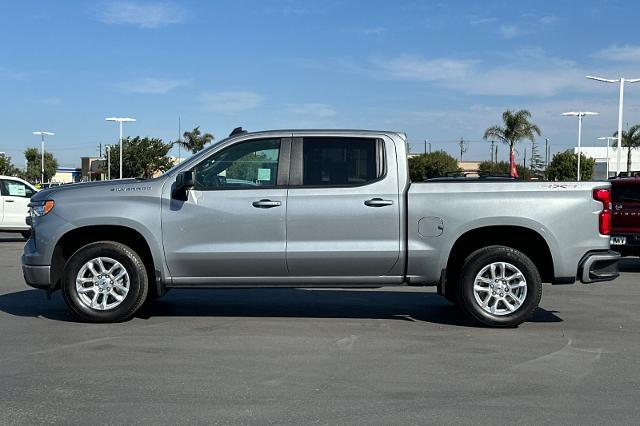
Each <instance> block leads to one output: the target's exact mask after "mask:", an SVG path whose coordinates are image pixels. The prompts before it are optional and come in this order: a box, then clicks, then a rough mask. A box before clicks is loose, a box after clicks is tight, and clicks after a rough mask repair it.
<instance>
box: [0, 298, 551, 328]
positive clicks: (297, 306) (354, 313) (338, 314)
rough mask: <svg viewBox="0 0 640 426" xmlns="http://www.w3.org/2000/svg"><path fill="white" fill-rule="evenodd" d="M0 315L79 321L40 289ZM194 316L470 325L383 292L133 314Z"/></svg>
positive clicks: (164, 303) (420, 301) (177, 306)
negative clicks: (368, 320) (365, 320)
mask: <svg viewBox="0 0 640 426" xmlns="http://www.w3.org/2000/svg"><path fill="white" fill-rule="evenodd" d="M0 311H3V312H6V313H8V314H10V315H16V316H23V317H44V318H48V319H51V320H56V321H68V322H80V321H79V320H78V319H77V318H76V317H75V316H74V315H72V314H71V313H70V312H69V311H68V310H67V308H66V305H65V304H64V301H63V300H62V297H61V294H60V292H59V291H58V292H55V293H54V294H53V295H52V298H51V300H49V301H47V300H46V298H45V294H44V292H42V291H39V290H25V291H19V292H16V293H9V294H4V295H0ZM193 316H199V317H250V318H254V317H267V318H350V319H358V318H359V319H394V320H402V321H415V322H429V323H434V324H444V325H452V326H462V327H470V326H474V325H473V324H472V323H470V322H469V321H468V320H467V319H466V318H465V317H464V316H463V314H462V313H461V312H460V311H459V310H458V308H456V307H455V306H453V305H451V304H450V303H449V302H447V300H445V299H444V298H443V297H441V296H438V295H437V294H435V293H425V292H410V291H384V290H378V291H368V290H304V289H232V290H226V289H225V290H172V291H171V292H169V293H168V294H167V295H166V296H164V297H163V298H162V299H160V300H157V301H155V302H153V303H151V304H149V305H146V306H143V308H142V309H140V311H139V312H138V313H137V314H136V317H137V318H140V319H149V318H157V317H193ZM529 321H530V322H540V323H551V322H561V321H562V319H561V318H560V317H558V316H557V315H556V312H554V311H548V310H546V309H543V308H538V309H537V310H536V312H535V313H534V315H533V316H532V317H531V319H530V320H529Z"/></svg>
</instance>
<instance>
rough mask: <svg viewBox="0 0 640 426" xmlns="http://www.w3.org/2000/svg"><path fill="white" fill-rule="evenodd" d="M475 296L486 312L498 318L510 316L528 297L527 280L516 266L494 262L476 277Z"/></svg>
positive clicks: (474, 283) (474, 284)
mask: <svg viewBox="0 0 640 426" xmlns="http://www.w3.org/2000/svg"><path fill="white" fill-rule="evenodd" d="M473 295H474V297H475V299H476V302H478V304H479V305H480V307H481V308H482V309H484V310H485V311H486V312H488V313H490V314H492V315H498V316H502V315H509V314H512V313H514V312H515V311H517V310H518V309H519V308H520V307H521V306H522V304H523V303H524V301H525V299H526V297H527V280H526V279H525V277H524V275H523V274H522V272H521V271H520V270H519V269H518V268H516V267H515V266H514V265H512V264H510V263H507V262H494V263H491V264H489V265H487V266H485V267H484V268H482V269H481V270H480V272H478V275H476V278H475V280H474V282H473Z"/></svg>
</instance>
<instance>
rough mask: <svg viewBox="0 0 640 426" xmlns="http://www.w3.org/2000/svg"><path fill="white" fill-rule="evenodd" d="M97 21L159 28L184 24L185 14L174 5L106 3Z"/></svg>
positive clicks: (128, 2)
mask: <svg viewBox="0 0 640 426" xmlns="http://www.w3.org/2000/svg"><path fill="white" fill-rule="evenodd" d="M98 19H99V20H100V21H102V22H104V23H106V24H119V25H132V26H135V27H139V28H159V27H162V26H165V25H170V24H179V23H182V22H184V21H185V20H186V19H187V12H186V10H185V9H184V8H183V7H182V6H180V5H177V4H174V3H167V2H133V1H118V2H113V3H106V4H105V5H104V7H103V8H102V10H100V11H99V13H98Z"/></svg>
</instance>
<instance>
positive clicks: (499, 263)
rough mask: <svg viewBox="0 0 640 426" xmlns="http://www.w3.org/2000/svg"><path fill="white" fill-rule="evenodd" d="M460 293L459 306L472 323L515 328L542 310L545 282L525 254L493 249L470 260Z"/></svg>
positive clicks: (504, 249) (462, 271)
mask: <svg viewBox="0 0 640 426" xmlns="http://www.w3.org/2000/svg"><path fill="white" fill-rule="evenodd" d="M457 290H458V301H459V303H458V305H459V306H460V308H461V309H462V310H463V311H464V313H465V314H467V316H469V317H470V318H471V319H472V320H474V321H476V322H479V323H480V324H483V325H486V326H490V327H515V326H517V325H519V324H521V323H523V322H524V321H526V320H527V319H529V317H530V316H531V315H532V314H533V312H534V311H535V309H536V308H537V307H538V304H539V303H540V298H541V297H542V281H541V279H540V273H539V272H538V269H537V268H536V266H535V264H534V263H533V262H532V261H531V259H529V258H528V257H527V256H526V255H525V254H524V253H522V252H520V251H518V250H516V249H513V248H510V247H505V246H489V247H484V248H482V249H479V250H476V251H475V252H473V253H471V254H470V255H469V256H468V257H467V259H466V260H465V262H464V264H463V266H462V270H461V272H460V280H459V281H458V288H457Z"/></svg>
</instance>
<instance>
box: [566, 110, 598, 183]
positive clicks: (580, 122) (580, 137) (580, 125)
mask: <svg viewBox="0 0 640 426" xmlns="http://www.w3.org/2000/svg"><path fill="white" fill-rule="evenodd" d="M562 115H568V116H572V117H578V182H580V155H581V152H580V151H581V144H582V117H584V116H585V115H598V113H597V112H589V111H580V112H564V113H562Z"/></svg>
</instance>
